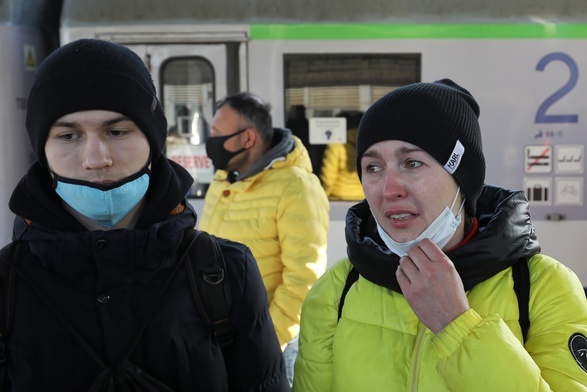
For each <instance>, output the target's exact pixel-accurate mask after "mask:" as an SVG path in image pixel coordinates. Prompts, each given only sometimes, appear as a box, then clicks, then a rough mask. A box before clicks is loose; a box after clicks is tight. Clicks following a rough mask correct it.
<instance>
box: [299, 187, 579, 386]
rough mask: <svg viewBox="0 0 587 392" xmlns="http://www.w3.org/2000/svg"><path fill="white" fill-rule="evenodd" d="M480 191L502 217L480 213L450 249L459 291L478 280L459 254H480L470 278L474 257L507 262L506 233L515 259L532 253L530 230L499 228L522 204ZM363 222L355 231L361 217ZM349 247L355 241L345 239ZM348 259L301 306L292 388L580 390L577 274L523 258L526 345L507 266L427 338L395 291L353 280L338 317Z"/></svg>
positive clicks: (475, 288)
mask: <svg viewBox="0 0 587 392" xmlns="http://www.w3.org/2000/svg"><path fill="white" fill-rule="evenodd" d="M489 193H490V194H491V197H498V200H497V201H496V203H497V204H499V203H501V202H502V201H503V202H505V203H506V204H508V205H510V206H511V208H509V207H508V208H505V209H502V208H500V207H498V208H497V211H500V215H501V216H497V215H493V216H491V217H489V216H487V217H483V216H482V215H479V216H478V218H477V219H478V221H479V231H478V232H477V234H476V235H475V236H474V237H473V238H472V239H471V241H470V242H469V243H467V244H465V245H463V248H468V250H467V249H463V250H460V251H459V249H458V248H457V250H455V251H454V252H449V253H448V254H447V255H448V256H449V257H450V258H451V260H453V262H455V260H457V262H455V266H456V267H457V271H459V274H461V277H462V279H463V283H464V284H465V288H467V286H470V285H471V281H474V280H475V279H477V278H475V277H474V275H475V273H473V274H469V273H468V272H467V271H466V270H465V268H466V267H463V266H461V265H460V263H458V260H461V258H462V257H464V256H466V255H472V254H474V253H476V254H478V253H479V251H481V253H484V254H483V255H480V256H479V258H478V259H469V261H470V262H471V264H473V266H474V267H475V268H476V269H477V272H476V274H477V275H479V274H481V275H482V274H484V273H486V272H485V271H484V270H483V265H482V263H483V261H484V262H485V263H486V264H490V263H491V262H492V261H491V260H489V259H487V256H489V257H493V256H495V255H497V254H500V253H502V254H503V259H494V264H499V263H501V262H502V260H505V259H508V258H509V256H508V255H507V254H506V253H503V252H504V251H503V249H505V250H506V252H508V253H509V252H510V251H512V250H517V249H518V248H516V247H515V246H513V245H511V244H509V243H506V242H502V241H503V240H504V239H505V238H506V237H510V241H512V243H514V244H515V243H518V244H519V248H520V251H521V253H519V252H514V255H515V256H514V258H517V257H518V256H523V255H525V251H524V250H523V249H524V248H525V249H526V250H531V251H532V252H535V251H536V250H537V249H536V247H535V246H534V245H532V246H531V247H528V246H527V245H528V244H530V243H532V236H533V229H531V227H530V226H527V225H526V228H529V230H527V229H523V228H520V229H518V228H517V226H514V227H515V228H512V229H510V230H505V229H504V228H505V227H510V226H509V225H508V223H507V222H509V224H510V225H518V224H519V223H520V222H521V221H522V219H518V218H516V219H517V222H512V219H511V217H512V216H515V215H517V214H516V210H517V209H518V207H520V205H522V204H523V201H522V200H521V198H520V197H518V196H516V195H515V194H513V195H509V196H507V198H505V199H503V198H500V197H501V196H503V195H502V194H498V193H495V192H492V191H490V192H489ZM482 198H483V196H482ZM481 202H482V203H485V202H487V199H485V200H481ZM355 212H356V211H355ZM481 214H484V212H483V211H481ZM362 217H363V218H364V220H363V222H361V223H357V224H358V225H359V226H362V225H365V224H366V223H365V221H367V220H369V218H368V217H367V216H365V215H363V216H362ZM500 220H502V221H501V223H500V222H499V221H500ZM488 221H489V222H488ZM506 221H507V222H506ZM347 222H348V219H347ZM527 222H529V221H527ZM369 225H370V223H369ZM351 226H352V225H351ZM355 228H356V227H355ZM363 228H365V226H363ZM482 229H483V231H482ZM366 232H367V233H372V231H371V230H370V229H367V231H366ZM506 232H508V233H506ZM525 234H527V235H525ZM369 235H370V234H369ZM347 236H348V233H347ZM362 239H363V240H364V239H365V238H362ZM495 241H499V242H495ZM351 244H352V245H351V246H355V245H358V243H354V242H353V240H352V239H351ZM361 246H367V243H366V242H362V243H361ZM372 246H373V248H377V247H378V245H375V244H374V243H372ZM476 249H477V252H476V251H475V250H476ZM532 249H533V250H532ZM372 250H373V249H371V251H372ZM377 251H380V252H383V251H382V250H381V249H379V250H377ZM388 252H389V251H388ZM492 252H493V253H492ZM353 254H354V255H356V253H353V252H351V253H350V255H351V258H352V257H353ZM373 254H374V253H373ZM386 257H387V259H390V258H392V255H390V254H389V253H387V256H386ZM483 259H485V260H483ZM363 261H365V262H366V261H367V260H363ZM374 261H375V262H377V263H380V264H382V268H390V267H391V265H385V261H383V259H376V258H375V260H374ZM352 263H353V264H351V262H350V261H349V260H348V259H345V260H342V261H340V262H338V263H337V264H335V265H334V266H333V267H332V268H331V269H329V270H328V271H327V272H326V273H325V274H324V275H323V276H322V277H321V278H320V280H319V281H318V282H317V283H316V284H315V285H314V287H313V288H312V290H311V291H310V293H309V294H308V296H307V298H306V301H305V302H304V306H303V309H302V329H301V334H300V351H299V354H298V357H297V361H296V367H295V380H294V392H312V391H319V392H328V391H337V392H340V391H353V392H354V391H426V392H431V391H434V392H437V391H438V392H442V391H456V392H461V391H475V392H484V391H492V392H493V391H524V392H533V391H587V339H586V337H587V300H586V298H585V293H584V291H583V287H582V285H581V283H580V282H579V280H578V278H577V277H576V275H575V274H574V273H573V272H572V271H571V270H569V269H568V268H567V267H565V266H564V265H562V264H560V263H559V262H557V261H556V260H554V259H552V258H550V257H548V256H544V255H542V254H539V253H537V254H534V256H532V257H530V258H529V268H530V301H529V318H530V328H529V331H528V336H527V340H526V341H525V345H523V343H521V342H522V341H523V338H522V333H521V329H520V325H519V322H518V315H519V311H518V305H517V297H516V293H515V291H514V289H513V278H512V269H511V267H506V268H505V269H502V270H501V271H499V272H497V273H493V272H491V276H490V277H487V278H485V279H482V281H481V282H479V283H476V284H474V285H473V287H472V288H468V291H467V296H468V300H469V304H470V309H469V310H468V311H466V312H465V313H463V314H462V315H461V316H459V317H458V318H457V319H455V320H454V321H453V322H452V323H451V324H449V325H448V326H447V327H446V328H445V329H444V330H443V331H441V332H440V333H439V334H438V335H436V336H435V335H434V334H433V333H432V332H431V331H430V330H429V329H427V328H426V327H425V326H424V325H423V324H422V323H420V322H419V320H418V318H417V317H416V316H415V314H414V312H413V311H412V310H411V308H410V306H409V304H408V303H407V301H406V300H405V298H404V297H403V296H402V295H401V294H400V293H399V292H397V291H394V290H391V289H389V288H386V287H383V286H382V285H378V284H374V283H372V282H371V281H370V280H367V279H366V278H364V277H363V276H362V275H361V276H360V277H359V280H358V281H357V282H355V283H354V284H353V285H352V286H351V288H350V289H349V291H348V294H347V296H346V299H345V302H344V306H343V310H342V317H341V319H340V320H338V306H339V302H340V297H341V293H342V291H343V286H344V285H345V282H346V277H347V275H348V272H349V270H350V269H351V267H352V266H353V265H354V266H355V268H356V267H357V265H359V266H361V263H356V262H355V260H353V262H352ZM478 263H479V264H478ZM388 264H390V263H388ZM362 267H364V265H362ZM459 268H460V270H459Z"/></svg>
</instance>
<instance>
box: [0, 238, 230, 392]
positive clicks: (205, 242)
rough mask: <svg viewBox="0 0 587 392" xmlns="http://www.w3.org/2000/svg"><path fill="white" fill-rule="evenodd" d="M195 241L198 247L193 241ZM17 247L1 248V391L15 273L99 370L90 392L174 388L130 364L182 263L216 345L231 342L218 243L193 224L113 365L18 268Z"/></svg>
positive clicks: (224, 348)
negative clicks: (166, 274) (173, 261)
mask: <svg viewBox="0 0 587 392" xmlns="http://www.w3.org/2000/svg"><path fill="white" fill-rule="evenodd" d="M196 242H197V246H192V245H193V244H194V243H196ZM21 246H22V243H21V242H19V241H17V242H12V243H10V244H8V245H7V246H5V247H4V248H3V249H2V250H0V279H1V280H0V390H2V391H4V390H6V388H7V387H8V385H7V382H6V380H5V377H4V376H5V373H6V367H7V360H8V353H7V351H6V345H5V341H4V337H5V336H6V335H7V334H8V332H9V330H10V321H11V320H10V318H11V312H12V306H13V302H14V283H15V278H16V276H19V277H20V278H21V279H22V280H23V281H24V282H26V283H27V284H28V285H29V286H30V287H31V288H32V289H33V290H34V291H35V292H36V293H37V294H38V295H39V297H40V298H41V299H42V300H43V302H45V304H46V305H47V306H48V307H49V309H50V310H51V311H52V312H53V313H54V314H55V316H56V317H57V318H58V319H59V320H60V321H61V323H62V324H63V326H64V327H65V328H66V329H67V330H68V331H69V332H70V333H71V334H72V336H73V337H74V338H75V339H76V341H77V342H78V343H79V344H80V345H81V346H82V347H83V348H84V349H85V350H86V352H87V353H88V354H89V355H90V357H91V358H92V359H93V360H94V361H95V362H96V363H97V364H98V365H100V367H101V368H102V369H103V371H102V373H101V374H100V375H99V376H98V377H97V378H96V379H95V380H94V383H93V384H92V386H91V387H90V389H89V390H88V392H114V391H120V392H122V391H149V392H173V391H172V390H171V389H170V388H169V387H167V386H165V385H164V384H162V383H161V382H159V381H158V380H156V379H154V378H153V377H151V376H150V375H148V374H147V373H146V372H145V371H144V370H143V369H141V368H139V367H138V366H136V365H134V364H133V363H131V362H130V361H129V359H130V357H131V356H132V353H133V352H134V349H135V347H136V346H137V344H138V343H139V341H140V339H141V337H142V335H143V332H144V331H145V329H146V328H147V325H148V323H149V321H150V320H151V317H152V316H153V314H154V313H155V311H156V309H157V305H158V304H159V302H160V300H161V298H162V297H163V294H164V293H165V291H166V289H167V287H168V285H169V283H170V282H171V280H172V278H173V276H174V275H175V273H176V272H177V270H178V269H179V267H180V266H181V265H183V264H185V266H186V268H187V270H188V276H189V282H190V287H191V291H192V295H193V297H194V300H195V302H196V304H197V307H198V309H199V311H200V313H201V315H202V317H203V318H204V320H205V321H206V322H207V323H208V324H209V325H210V327H211V328H212V329H213V332H214V335H215V336H216V339H217V341H218V344H219V345H220V348H221V349H222V352H223V354H224V356H225V357H226V355H227V352H228V351H229V349H230V346H231V344H232V342H233V335H232V327H231V325H230V323H229V315H230V310H231V305H232V303H231V302H232V301H231V296H230V290H229V286H228V281H227V277H226V264H225V262H224V257H223V255H222V251H221V250H220V247H219V246H218V244H217V242H216V241H215V240H214V239H213V238H212V237H211V236H210V235H209V234H208V233H206V232H204V231H199V230H195V229H187V230H185V233H184V238H183V241H182V244H181V247H180V254H181V258H180V259H179V260H178V261H177V262H176V265H175V266H174V267H173V268H172V271H171V273H170V274H169V276H168V278H167V280H166V281H165V283H164V284H163V286H162V287H161V289H160V290H159V293H158V294H157V296H156V297H155V300H154V301H153V303H152V304H151V307H150V309H149V312H148V313H147V316H146V317H145V319H144V320H143V322H142V324H141V326H140V328H139V330H138V332H137V335H136V337H135V338H134V340H133V342H132V344H131V345H130V347H129V349H128V350H127V352H126V354H125V355H124V356H123V359H122V360H121V361H120V362H119V363H118V365H117V366H114V367H111V366H108V365H106V364H105V363H104V362H103V361H102V359H101V358H100V357H99V355H98V354H97V353H96V352H95V351H94V349H93V348H92V347H91V346H90V345H89V344H88V343H87V342H86V341H85V339H84V338H83V337H82V336H81V335H80V334H79V332H77V331H76V329H75V328H74V327H73V326H72V325H71V323H70V322H69V321H68V320H67V318H66V317H65V316H64V315H63V314H62V313H61V312H60V311H59V310H58V309H57V307H56V306H55V305H54V304H53V302H52V301H51V300H50V299H48V298H47V296H46V295H45V294H44V293H43V292H42V290H41V289H40V288H39V286H38V285H37V283H35V282H34V281H33V280H32V279H31V278H30V277H29V276H28V275H27V274H26V273H25V272H24V271H22V269H21V268H20V249H21ZM186 261H187V262H186Z"/></svg>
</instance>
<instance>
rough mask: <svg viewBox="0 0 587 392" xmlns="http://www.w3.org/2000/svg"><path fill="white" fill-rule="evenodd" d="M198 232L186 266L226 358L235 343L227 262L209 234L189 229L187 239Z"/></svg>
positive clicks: (198, 298) (208, 321)
mask: <svg viewBox="0 0 587 392" xmlns="http://www.w3.org/2000/svg"><path fill="white" fill-rule="evenodd" d="M196 233H199V236H198V239H197V243H196V246H193V247H192V248H191V251H190V252H189V254H188V258H189V262H188V263H186V266H187V269H188V277H189V281H190V286H191V288H192V294H193V297H194V300H195V302H196V304H197V306H198V309H199V310H200V313H201V315H202V317H203V318H204V320H205V321H206V323H208V325H210V326H211V327H212V329H213V332H214V336H215V337H216V339H217V341H218V344H219V345H220V349H221V350H222V353H223V355H224V357H225V359H226V356H227V354H228V350H229V348H230V346H231V345H232V343H233V341H234V337H233V330H232V326H231V325H230V320H229V317H230V310H231V307H232V297H231V295H230V288H229V286H228V278H227V274H226V263H225V262H224V257H223V255H222V251H221V250H220V246H219V245H218V243H217V242H216V240H214V238H212V237H211V236H210V235H209V234H208V233H206V232H204V231H198V230H196V229H188V230H186V234H185V235H186V237H188V238H190V237H193V236H194V235H195V234H196Z"/></svg>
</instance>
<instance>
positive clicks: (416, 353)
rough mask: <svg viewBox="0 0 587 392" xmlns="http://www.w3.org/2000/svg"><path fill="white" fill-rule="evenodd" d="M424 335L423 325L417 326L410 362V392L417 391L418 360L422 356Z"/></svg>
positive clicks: (424, 328)
mask: <svg viewBox="0 0 587 392" xmlns="http://www.w3.org/2000/svg"><path fill="white" fill-rule="evenodd" d="M425 333H426V327H425V326H424V324H422V323H419V324H418V335H417V336H416V343H415V344H414V350H413V351H412V352H413V356H412V357H413V358H414V359H413V360H412V373H411V377H410V388H409V390H410V391H411V392H416V391H417V390H418V374H419V373H420V358H421V356H422V341H423V340H424V334H425Z"/></svg>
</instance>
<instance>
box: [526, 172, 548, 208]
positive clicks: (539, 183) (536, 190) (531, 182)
mask: <svg viewBox="0 0 587 392" xmlns="http://www.w3.org/2000/svg"><path fill="white" fill-rule="evenodd" d="M524 191H525V192H526V197H527V198H528V201H529V202H530V204H531V205H550V204H552V180H551V179H550V178H548V177H542V178H529V177H526V178H524Z"/></svg>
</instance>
